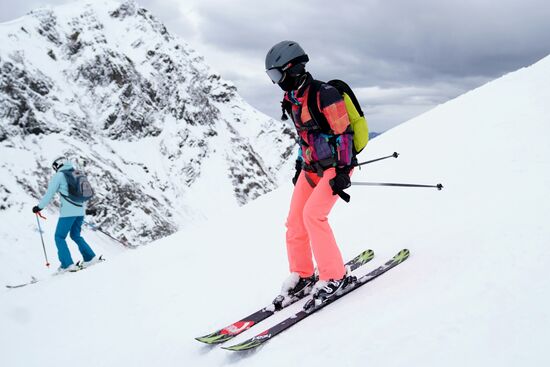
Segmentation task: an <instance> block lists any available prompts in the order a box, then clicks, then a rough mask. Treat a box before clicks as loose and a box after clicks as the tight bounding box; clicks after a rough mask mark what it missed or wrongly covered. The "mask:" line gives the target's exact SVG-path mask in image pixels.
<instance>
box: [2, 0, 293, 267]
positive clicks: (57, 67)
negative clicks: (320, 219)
mask: <svg viewBox="0 0 550 367" xmlns="http://www.w3.org/2000/svg"><path fill="white" fill-rule="evenodd" d="M293 134H294V132H293V131H292V129H290V128H289V127H288V126H286V125H283V124H282V123H280V122H278V121H274V120H272V119H271V118H269V117H267V116H265V115H263V114H262V113H260V112H258V111H256V110H255V109H253V108H252V107H251V106H250V105H249V104H247V103H246V102H245V101H244V100H243V99H242V98H241V97H240V96H239V95H238V93H237V91H236V88H235V87H234V86H233V85H232V84H231V83H230V82H227V81H224V80H223V79H222V78H221V77H220V76H219V75H218V74H216V73H215V72H213V71H212V70H211V69H210V68H209V67H208V66H207V65H206V64H205V62H204V60H203V58H202V57H201V56H199V55H198V54H197V53H196V52H195V51H194V50H193V49H191V47H190V46H189V45H187V44H186V43H185V42H184V41H182V40H181V39H179V38H177V37H175V36H173V35H172V34H170V33H169V32H168V30H167V29H166V27H165V26H164V25H163V24H162V23H161V22H160V21H159V20H158V19H156V18H155V17H154V16H153V15H152V14H150V13H149V12H148V11H147V10H146V9H144V8H141V7H139V6H138V5H137V4H136V3H134V2H133V1H125V2H122V3H118V2H113V1H94V2H88V3H86V2H75V3H72V4H69V5H65V6H61V7H56V8H49V9H39V10H36V11H32V12H31V13H29V14H28V15H27V16H24V17H22V18H20V19H17V20H14V21H12V22H9V23H3V24H0V156H1V157H2V159H1V161H0V176H1V177H2V179H1V181H0V222H6V221H8V222H9V220H10V219H9V218H13V217H17V218H20V219H21V221H22V222H24V223H26V227H25V230H24V231H23V232H24V233H10V232H11V231H10V229H9V228H7V230H6V232H5V233H6V234H5V235H4V234H3V236H2V241H3V242H5V243H7V244H9V246H19V247H22V246H29V242H30V241H33V242H35V241H36V240H37V233H36V232H33V231H32V230H31V228H33V226H34V225H35V223H34V217H33V216H32V213H30V208H31V207H32V206H33V205H35V203H36V202H37V199H38V198H39V197H41V195H42V194H43V193H44V191H45V188H46V184H47V182H48V180H49V178H50V177H51V174H52V171H51V169H50V165H51V162H52V160H53V159H54V158H56V157H57V156H59V155H61V154H67V155H69V156H70V157H72V158H74V159H76V160H77V162H78V163H79V165H80V167H81V168H83V169H84V170H85V171H86V172H87V173H88V174H89V176H90V181H91V182H92V184H93V186H94V188H95V191H96V194H97V195H96V198H95V199H94V200H93V201H92V205H93V206H94V207H96V208H97V209H98V210H99V214H98V215H97V216H96V217H95V218H93V221H94V222H95V223H96V224H99V225H101V228H103V229H104V230H106V231H108V232H110V233H112V234H113V235H115V236H117V237H119V238H123V239H126V240H129V241H130V242H132V243H135V244H143V243H149V242H151V241H152V240H154V239H158V238H161V237H164V236H166V235H169V234H171V233H174V232H175V231H177V230H178V229H181V228H185V227H186V226H189V225H190V223H193V222H195V221H196V220H202V219H204V218H208V217H210V216H212V215H213V214H215V213H219V212H220V211H224V210H231V209H234V208H236V207H239V206H241V205H243V204H246V203H248V202H250V201H251V200H253V199H256V198H257V197H259V196H260V195H263V194H265V193H267V192H269V191H271V190H273V189H275V188H276V187H277V186H278V185H279V179H280V175H279V174H278V172H279V170H280V169H281V168H282V166H283V165H284V164H286V162H288V159H287V158H289V156H290V155H291V154H292V155H293V154H294V152H293V148H292V147H293V144H294V142H293V136H294V135H293ZM50 210H51V212H52V213H54V212H55V211H56V210H55V209H53V208H50ZM27 217H28V218H27ZM23 218H25V219H23ZM27 232H28V233H29V235H28V236H27V235H26V234H27ZM6 246H7V245H6ZM4 250H5V249H4ZM0 251H2V250H1V249H0ZM5 251H6V253H10V252H11V251H7V250H5ZM19 255H20V253H18V256H19ZM7 256H10V255H7ZM14 261H15V262H17V259H14V258H10V259H9V261H8V259H6V263H10V264H12V263H13V262H14ZM2 262H4V259H3V261H2ZM19 265H21V264H19Z"/></svg>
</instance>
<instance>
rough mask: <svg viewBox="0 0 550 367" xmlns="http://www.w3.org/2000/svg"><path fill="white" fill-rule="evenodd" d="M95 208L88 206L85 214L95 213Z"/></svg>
mask: <svg viewBox="0 0 550 367" xmlns="http://www.w3.org/2000/svg"><path fill="white" fill-rule="evenodd" d="M96 214H97V209H96V208H88V209H86V215H96Z"/></svg>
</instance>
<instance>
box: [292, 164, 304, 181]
mask: <svg viewBox="0 0 550 367" xmlns="http://www.w3.org/2000/svg"><path fill="white" fill-rule="evenodd" d="M300 173H302V161H301V160H299V159H297V160H296V173H295V174H294V177H292V184H293V185H294V186H296V182H297V181H298V177H300Z"/></svg>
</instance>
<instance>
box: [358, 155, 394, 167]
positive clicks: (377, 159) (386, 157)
mask: <svg viewBox="0 0 550 367" xmlns="http://www.w3.org/2000/svg"><path fill="white" fill-rule="evenodd" d="M392 157H393V158H397V157H399V153H397V152H393V154H390V155H388V156H385V157H380V158H376V159H371V160H370V161H365V162H361V163H357V164H355V165H354V167H359V166H362V165H364V164H369V163H373V162H378V161H381V160H383V159H388V158H392Z"/></svg>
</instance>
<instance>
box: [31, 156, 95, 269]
mask: <svg viewBox="0 0 550 367" xmlns="http://www.w3.org/2000/svg"><path fill="white" fill-rule="evenodd" d="M52 168H53V169H54V171H55V172H56V174H55V175H54V176H53V177H52V179H51V180H50V183H49V184H48V190H47V191H46V194H45V195H44V197H43V198H42V200H41V201H40V203H38V205H36V206H34V207H33V208H32V212H33V213H38V212H39V211H41V210H42V209H44V208H45V207H46V206H47V205H48V204H49V203H50V201H51V200H52V199H53V197H54V195H55V194H56V193H58V192H59V194H60V196H61V198H60V199H61V208H60V213H59V221H58V222H57V228H56V230H55V245H56V246H57V256H58V257H59V261H60V262H61V266H60V267H59V269H58V271H59V272H65V271H76V270H78V268H77V266H76V265H75V264H74V263H73V259H72V257H71V253H70V252H69V247H68V246H67V241H66V238H67V235H68V234H69V233H70V235H71V239H72V240H73V241H74V242H76V244H77V245H78V250H79V251H80V253H81V254H82V258H83V260H84V262H83V266H84V267H85V266H88V265H90V264H92V263H94V262H95V261H96V260H97V257H96V255H95V253H94V251H93V250H92V248H91V247H90V246H89V245H88V243H86V241H85V240H84V238H82V236H81V235H80V231H81V228H82V223H83V222H84V214H85V213H86V203H82V204H77V203H72V202H71V201H70V200H69V199H68V198H67V196H68V195H69V187H68V184H67V179H66V178H65V174H64V173H63V172H64V171H69V170H72V169H74V167H73V165H72V163H71V162H70V161H69V160H67V159H65V158H64V157H60V158H57V159H56V160H55V161H54V162H53V164H52Z"/></svg>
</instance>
